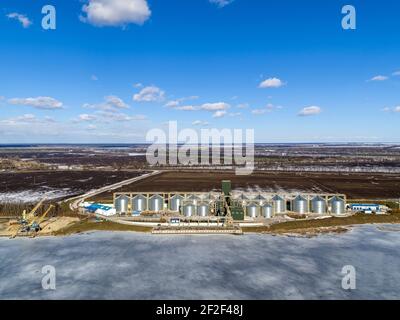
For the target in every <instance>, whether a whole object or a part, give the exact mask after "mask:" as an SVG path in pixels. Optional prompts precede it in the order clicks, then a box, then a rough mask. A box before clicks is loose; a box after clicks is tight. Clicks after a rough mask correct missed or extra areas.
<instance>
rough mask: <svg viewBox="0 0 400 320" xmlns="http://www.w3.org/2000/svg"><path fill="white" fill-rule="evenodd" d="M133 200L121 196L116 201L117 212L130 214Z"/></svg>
mask: <svg viewBox="0 0 400 320" xmlns="http://www.w3.org/2000/svg"><path fill="white" fill-rule="evenodd" d="M130 200H131V198H130V197H128V196H125V195H121V196H119V197H118V198H116V199H115V211H116V212H117V213H119V214H121V213H123V214H126V213H128V209H129V208H128V207H129V201H130Z"/></svg>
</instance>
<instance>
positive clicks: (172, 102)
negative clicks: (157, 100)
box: [165, 100, 179, 108]
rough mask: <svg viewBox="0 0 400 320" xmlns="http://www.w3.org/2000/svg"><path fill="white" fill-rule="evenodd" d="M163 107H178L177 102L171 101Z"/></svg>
mask: <svg viewBox="0 0 400 320" xmlns="http://www.w3.org/2000/svg"><path fill="white" fill-rule="evenodd" d="M165 106H166V107H168V108H173V107H177V106H179V101H178V100H171V101H168V102H167V103H166V104H165Z"/></svg>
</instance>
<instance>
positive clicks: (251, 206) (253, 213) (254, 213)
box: [246, 203, 260, 218]
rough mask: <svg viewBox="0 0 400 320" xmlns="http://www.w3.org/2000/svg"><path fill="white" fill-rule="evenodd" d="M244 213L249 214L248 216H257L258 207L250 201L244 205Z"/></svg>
mask: <svg viewBox="0 0 400 320" xmlns="http://www.w3.org/2000/svg"><path fill="white" fill-rule="evenodd" d="M246 213H247V216H249V217H250V218H257V217H258V216H259V213H260V207H259V206H258V205H257V204H255V203H250V204H249V205H248V206H247V207H246Z"/></svg>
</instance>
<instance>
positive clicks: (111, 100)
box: [83, 95, 129, 112]
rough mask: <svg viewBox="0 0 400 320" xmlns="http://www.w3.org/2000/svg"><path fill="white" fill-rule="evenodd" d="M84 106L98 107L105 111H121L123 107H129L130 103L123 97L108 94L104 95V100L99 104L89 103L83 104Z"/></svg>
mask: <svg viewBox="0 0 400 320" xmlns="http://www.w3.org/2000/svg"><path fill="white" fill-rule="evenodd" d="M83 107H84V108H89V109H98V110H103V111H114V112H119V110H121V109H129V105H128V104H126V103H125V102H124V101H123V100H122V99H121V98H119V97H117V96H113V95H110V96H106V97H104V102H102V103H99V104H88V103H85V104H84V105H83Z"/></svg>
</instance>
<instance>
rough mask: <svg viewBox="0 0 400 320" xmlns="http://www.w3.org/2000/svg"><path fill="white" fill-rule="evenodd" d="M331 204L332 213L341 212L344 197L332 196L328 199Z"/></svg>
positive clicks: (342, 211)
mask: <svg viewBox="0 0 400 320" xmlns="http://www.w3.org/2000/svg"><path fill="white" fill-rule="evenodd" d="M329 203H330V206H331V213H332V214H343V213H344V212H345V209H344V207H345V203H344V199H342V198H339V197H337V196H335V197H333V198H332V199H330V200H329Z"/></svg>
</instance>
